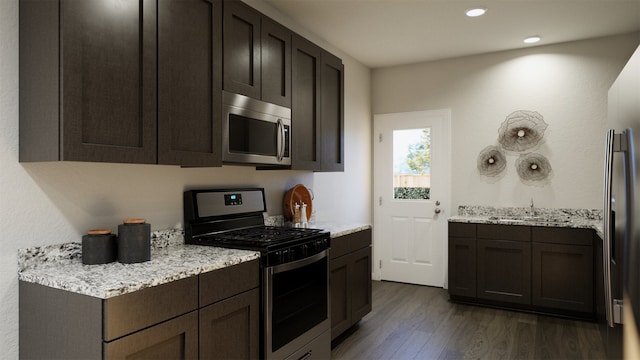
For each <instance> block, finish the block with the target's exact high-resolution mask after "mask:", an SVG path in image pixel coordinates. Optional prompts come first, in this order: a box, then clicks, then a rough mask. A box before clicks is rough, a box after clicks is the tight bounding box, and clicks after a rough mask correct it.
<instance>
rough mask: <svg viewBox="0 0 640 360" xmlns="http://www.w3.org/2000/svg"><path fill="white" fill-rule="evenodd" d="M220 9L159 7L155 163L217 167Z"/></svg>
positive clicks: (193, 1) (179, 1)
mask: <svg viewBox="0 0 640 360" xmlns="http://www.w3.org/2000/svg"><path fill="white" fill-rule="evenodd" d="M221 73H222V5H221V3H220V1H218V0H187V1H185V0H163V1H159V2H158V109H159V112H158V163H160V164H176V165H186V166H221V165H222V145H221V143H220V141H221V132H222V130H221V128H222V120H221V117H222V110H221V109H222V107H221V101H222V94H221V90H222V79H221Z"/></svg>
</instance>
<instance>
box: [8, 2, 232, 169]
mask: <svg viewBox="0 0 640 360" xmlns="http://www.w3.org/2000/svg"><path fill="white" fill-rule="evenodd" d="M19 26H20V161H93V162H117V163H149V164H154V163H163V164H179V165H190V166H196V165H197V166H215V165H221V160H220V158H221V149H220V145H219V144H220V141H219V138H220V130H219V129H220V123H221V118H220V117H221V111H220V110H219V109H220V101H221V94H220V88H221V85H220V82H221V79H220V72H221V71H220V62H221V39H220V38H219V37H220V32H221V29H222V28H221V26H222V24H221V5H220V3H218V2H217V1H207V0H189V1H164V0H163V1H159V2H157V1H154V0H142V1H137V0H122V1H117V2H114V1H110V0H90V1H71V0H59V1H37V0H21V1H20V24H19Z"/></svg>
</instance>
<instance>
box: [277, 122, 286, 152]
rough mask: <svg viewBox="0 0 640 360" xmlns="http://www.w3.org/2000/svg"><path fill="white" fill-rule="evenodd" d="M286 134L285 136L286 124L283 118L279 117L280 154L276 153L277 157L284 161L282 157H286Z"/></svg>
mask: <svg viewBox="0 0 640 360" xmlns="http://www.w3.org/2000/svg"><path fill="white" fill-rule="evenodd" d="M284 136H285V134H284V124H283V123H282V119H278V137H277V147H278V154H277V155H276V157H277V158H278V161H282V159H284V149H285V144H284Z"/></svg>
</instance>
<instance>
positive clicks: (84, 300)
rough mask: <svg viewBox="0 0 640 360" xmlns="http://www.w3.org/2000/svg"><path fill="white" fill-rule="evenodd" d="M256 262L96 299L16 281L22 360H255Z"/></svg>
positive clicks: (257, 326)
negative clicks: (56, 359) (17, 285)
mask: <svg viewBox="0 0 640 360" xmlns="http://www.w3.org/2000/svg"><path fill="white" fill-rule="evenodd" d="M259 274H260V273H259V268H258V260H253V261H250V262H245V263H241V264H238V265H234V266H231V267H227V268H223V269H220V270H215V271H212V272H208V273H203V274H200V275H196V276H192V277H189V278H185V279H181V280H176V281H173V282H170V283H167V284H163V285H158V286H153V287H150V288H146V289H143V290H140V291H136V292H132V293H128V294H124V295H120V296H116V297H113V298H109V299H99V298H95V297H91V296H86V295H81V294H77V293H73V292H69V291H64V290H59V289H54V288H51V287H47V286H43V285H38V284H33V283H27V282H24V281H20V284H19V291H20V294H19V300H20V306H19V317H20V326H19V333H20V338H19V342H20V358H23V359H32V358H33V359H36V358H40V359H49V358H60V359H100V358H103V359H124V358H127V359H143V358H144V359H196V358H202V359H231V358H233V359H254V358H258V356H259V342H260V340H259V326H260V319H259V301H260V299H259V290H258V288H259Z"/></svg>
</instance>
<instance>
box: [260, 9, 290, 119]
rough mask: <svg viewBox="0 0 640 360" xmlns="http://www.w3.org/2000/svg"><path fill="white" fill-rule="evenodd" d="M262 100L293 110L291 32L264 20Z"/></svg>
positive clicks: (262, 29)
mask: <svg viewBox="0 0 640 360" xmlns="http://www.w3.org/2000/svg"><path fill="white" fill-rule="evenodd" d="M261 31H262V54H261V55H262V68H261V73H262V100H263V101H266V102H270V103H273V104H278V105H281V106H284V107H287V108H291V34H292V33H291V31H290V30H289V29H287V28H286V27H284V26H282V25H280V24H278V23H276V22H275V21H273V20H271V19H269V18H267V17H263V18H262V28H261Z"/></svg>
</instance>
